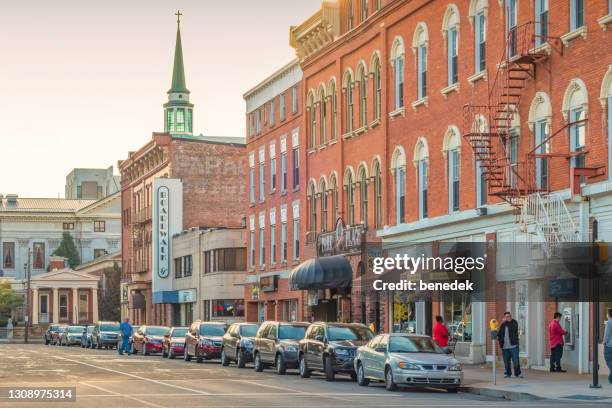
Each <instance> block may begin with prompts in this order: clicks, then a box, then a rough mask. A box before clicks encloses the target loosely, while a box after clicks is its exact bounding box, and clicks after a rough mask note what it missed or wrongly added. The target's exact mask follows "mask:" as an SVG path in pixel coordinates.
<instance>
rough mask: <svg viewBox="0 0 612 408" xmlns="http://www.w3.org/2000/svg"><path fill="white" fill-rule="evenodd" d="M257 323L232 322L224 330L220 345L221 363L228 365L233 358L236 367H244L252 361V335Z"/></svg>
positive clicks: (257, 325)
mask: <svg viewBox="0 0 612 408" xmlns="http://www.w3.org/2000/svg"><path fill="white" fill-rule="evenodd" d="M258 329H259V323H234V324H232V325H231V326H230V327H229V329H227V331H226V332H225V335H224V336H223V344H222V346H221V365H223V366H228V365H229V363H230V362H231V361H232V360H233V361H235V362H236V364H238V367H240V368H244V366H245V365H246V363H250V362H251V361H253V337H255V335H256V334H257V330H258Z"/></svg>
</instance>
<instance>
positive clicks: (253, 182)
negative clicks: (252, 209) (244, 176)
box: [249, 167, 255, 204]
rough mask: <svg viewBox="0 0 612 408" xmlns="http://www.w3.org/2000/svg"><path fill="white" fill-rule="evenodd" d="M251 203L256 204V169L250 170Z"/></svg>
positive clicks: (251, 168)
mask: <svg viewBox="0 0 612 408" xmlns="http://www.w3.org/2000/svg"><path fill="white" fill-rule="evenodd" d="M249 202H250V203H251V204H255V167H250V168H249Z"/></svg>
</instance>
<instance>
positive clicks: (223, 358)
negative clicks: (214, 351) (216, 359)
mask: <svg viewBox="0 0 612 408" xmlns="http://www.w3.org/2000/svg"><path fill="white" fill-rule="evenodd" d="M221 365H222V366H223V367H227V366H228V365H229V360H228V359H227V356H226V355H225V349H223V350H221Z"/></svg>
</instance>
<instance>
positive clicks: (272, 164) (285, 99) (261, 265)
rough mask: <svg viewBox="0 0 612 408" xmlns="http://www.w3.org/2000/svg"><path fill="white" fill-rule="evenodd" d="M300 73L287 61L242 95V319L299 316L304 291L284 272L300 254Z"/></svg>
mask: <svg viewBox="0 0 612 408" xmlns="http://www.w3.org/2000/svg"><path fill="white" fill-rule="evenodd" d="M301 80H302V71H301V69H300V67H299V64H298V61H297V60H296V61H292V62H291V63H289V64H287V65H286V66H284V67H282V68H281V69H280V70H278V71H277V72H275V73H274V74H272V75H271V76H270V77H268V78H267V79H265V80H264V81H262V82H261V83H259V84H258V85H256V86H255V87H253V88H252V89H250V90H249V91H247V92H246V93H245V94H244V99H245V101H246V120H247V157H248V171H247V172H248V174H247V176H246V178H245V180H246V184H245V185H247V186H248V189H249V192H248V196H249V197H248V200H249V201H248V203H249V204H248V207H247V214H248V216H247V223H248V225H247V227H248V228H247V229H248V231H247V258H248V261H247V271H248V272H247V277H246V283H245V286H244V298H245V302H246V314H245V318H246V320H247V321H263V320H266V319H267V320H274V319H279V320H301V319H303V318H304V314H303V311H304V310H303V307H304V294H303V293H302V292H301V291H293V290H290V288H289V286H288V280H287V278H288V276H289V272H290V271H291V269H292V268H293V267H294V266H295V265H297V264H298V263H299V261H300V258H302V256H303V255H302V254H301V245H302V242H301V237H302V236H303V234H302V233H301V228H302V229H303V225H302V223H301V219H302V217H303V216H304V212H303V204H302V203H301V201H303V200H302V192H303V191H304V188H303V183H304V180H305V178H304V177H305V175H304V172H303V169H302V160H304V149H303V146H304V132H303V122H302V118H303V103H302V98H301V95H302V94H303V89H302V81H301Z"/></svg>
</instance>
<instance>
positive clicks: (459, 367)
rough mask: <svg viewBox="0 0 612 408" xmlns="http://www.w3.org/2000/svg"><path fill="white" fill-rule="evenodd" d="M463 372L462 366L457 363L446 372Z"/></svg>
mask: <svg viewBox="0 0 612 408" xmlns="http://www.w3.org/2000/svg"><path fill="white" fill-rule="evenodd" d="M461 370H463V364H461V363H457V364H453V365H451V366H450V367H448V371H461Z"/></svg>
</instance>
